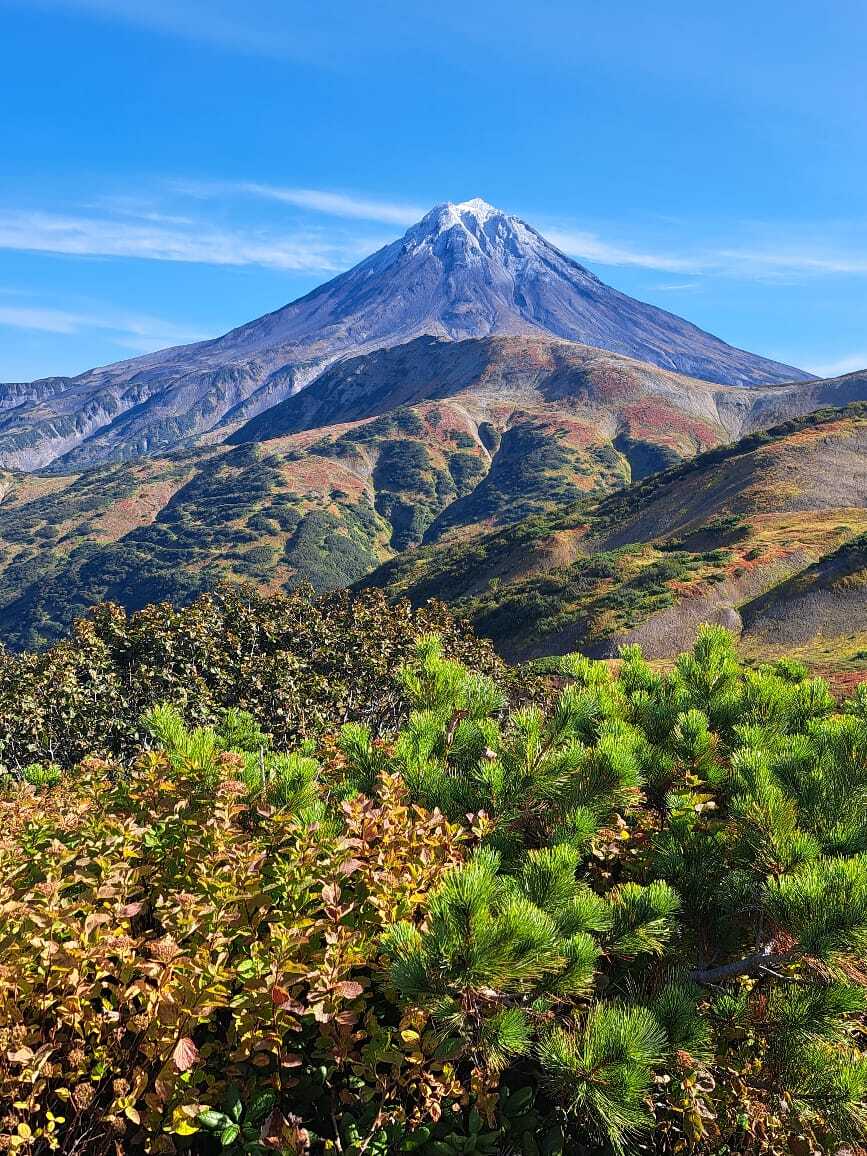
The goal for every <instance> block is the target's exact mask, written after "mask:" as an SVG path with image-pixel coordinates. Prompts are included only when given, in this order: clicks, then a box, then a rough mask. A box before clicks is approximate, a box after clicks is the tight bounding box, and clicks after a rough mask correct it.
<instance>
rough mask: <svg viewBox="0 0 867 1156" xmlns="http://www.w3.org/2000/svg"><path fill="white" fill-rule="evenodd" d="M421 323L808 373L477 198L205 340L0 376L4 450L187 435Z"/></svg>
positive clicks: (159, 441)
mask: <svg viewBox="0 0 867 1156" xmlns="http://www.w3.org/2000/svg"><path fill="white" fill-rule="evenodd" d="M423 334H431V335H435V336H441V337H444V338H447V339H450V340H460V339H462V338H468V337H480V336H485V335H488V334H503V335H520V334H537V335H549V336H555V337H559V338H564V339H567V340H570V341H578V342H581V343H584V344H588V345H593V346H598V347H601V348H604V349H608V350H612V351H614V352H617V353H621V354H624V355H627V356H630V357H635V358H639V359H642V360H645V361H649V362H651V363H653V364H656V365H659V366H661V367H663V368H666V369H670V370H674V371H678V372H682V373H686V374H689V375H692V376H696V377H700V378H704V379H707V380H710V381H715V382H721V383H731V384H738V385H748V386H749V385H756V384H762V383H769V382H781V381H787V380H792V379H794V378H805V377H808V376H809V375H807V374H804V373H802V372H801V371H799V370H797V369H794V368H793V367H791V366H784V365H780V364H778V363H776V362H773V361H769V360H768V359H766V358H762V357H757V356H755V355H753V354H750V353H745V352H744V351H742V350H738V349H734V348H733V347H732V346H729V345H726V344H725V342H723V341H721V340H719V339H718V338H716V337H713V336H711V335H710V334H708V333H705V332H703V331H702V330H700V329H698V328H696V327H695V326H694V325H690V324H689V323H688V322H686V321H683V320H682V319H681V318H678V317H675V316H674V315H673V314H670V313H666V312H665V311H664V310H661V309H657V308H655V307H654V306H651V305H646V304H643V303H641V302H638V301H636V300H634V299H633V298H630V297H627V296H626V295H624V294H622V293H619V292H617V291H616V290H615V289H611V288H609V287H608V286H607V285H605V284H603V282H601V281H600V280H599V279H598V278H597V277H595V276H594V275H593V274H592V273H590V272H589V271H588V270H586V269H585V268H583V267H582V266H581V265H579V264H578V263H577V262H575V261H573V260H571V259H570V258H569V257H567V256H565V255H564V254H563V253H561V252H560V251H559V250H558V249H556V248H555V247H554V246H553V245H551V244H549V243H548V242H547V241H546V240H545V239H544V238H543V237H542V236H541V235H540V234H539V233H537V232H536V230H535V229H532V228H531V227H530V226H529V225H526V224H525V223H524V222H523V221H521V220H519V219H518V218H517V217H512V216H508V215H507V214H505V213H502V212H500V211H499V210H496V209H493V208H492V207H491V206H490V205H487V204H486V203H485V202H484V201H481V200H473V201H466V202H463V203H461V204H456V205H455V204H446V205H440V206H438V207H437V208H435V209H433V210H432V211H431V212H430V213H428V214H427V216H426V217H424V218H423V220H421V221H420V222H419V223H418V224H417V225H415V226H413V227H412V228H411V229H409V230H408V232H407V233H406V234H405V236H404V237H403V238H401V239H400V240H398V241H395V242H393V243H392V244H391V245H388V246H386V247H385V248H384V249H381V250H380V251H379V252H377V253H374V254H373V255H372V256H371V257H368V258H367V259H366V260H364V261H362V262H361V263H360V264H359V265H357V266H355V268H353V269H350V270H349V271H348V272H346V273H343V274H341V275H340V276H338V277H336V278H334V279H333V280H332V281H329V282H328V283H327V284H325V285H322V286H320V287H319V288H318V289H315V290H313V292H312V293H309V294H307V295H306V296H305V297H302V298H300V299H299V300H298V301H295V302H293V303H292V304H290V305H286V306H284V307H283V308H282V309H278V310H277V311H276V312H274V313H270V314H268V315H267V316H265V317H261V318H259V319H257V320H256V321H253V322H250V323H249V324H247V325H242V326H240V327H239V328H237V329H235V330H232V331H231V332H230V333H227V334H225V335H224V336H223V337H220V338H217V339H216V340H214V341H203V342H198V343H197V344H195V345H189V346H183V347H178V348H175V349H168V350H162V351H160V352H158V353H154V354H148V355H146V356H145V357H140V358H135V359H133V360H130V361H124V362H119V363H118V364H116V365H111V366H107V367H105V368H102V369H95V370H91V371H90V372H88V373H85V374H82V375H80V376H78V377H75V378H51V379H46V380H45V381H39V382H34V383H31V384H29V385H20V384H18V385H6V386H0V466H5V467H7V468H17V469H24V470H33V469H39V468H42V467H44V466H47V465H51V464H53V463H57V464H58V465H59V466H61V467H63V468H69V469H78V468H81V467H83V466H87V465H92V464H95V463H99V462H104V461H110V460H128V459H130V458H134V457H138V456H141V455H142V454H151V453H155V452H159V451H160V450H162V449H165V448H167V447H171V446H177V445H181V444H184V443H188V442H189V441H190V440H191V439H194V438H195V437H197V436H198V435H200V434H202V433H205V432H207V431H210V430H214V429H215V428H217V427H219V426H221V425H222V424H224V423H227V422H228V423H229V424H239V423H241V422H243V421H246V420H249V419H250V418H253V417H255V416H256V415H257V414H260V413H262V412H263V411H265V410H268V409H269V408H270V407H271V406H273V405H275V404H276V403H278V402H281V401H283V400H284V399H285V398H287V397H289V396H291V395H292V394H294V393H297V392H298V391H299V390H300V389H303V388H304V387H305V386H306V385H308V384H309V383H310V382H311V381H313V380H314V379H315V378H316V377H317V376H318V375H319V374H320V373H321V372H322V371H323V369H325V368H326V367H327V366H328V365H329V364H331V363H332V362H334V361H336V360H338V359H340V358H342V357H347V356H351V355H355V354H361V353H365V352H370V351H371V350H374V349H379V348H383V347H387V346H393V345H399V344H402V343H404V342H407V341H411V340H412V339H413V338H415V337H418V336H421V335H423Z"/></svg>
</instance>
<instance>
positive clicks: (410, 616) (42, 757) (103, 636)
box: [0, 584, 507, 771]
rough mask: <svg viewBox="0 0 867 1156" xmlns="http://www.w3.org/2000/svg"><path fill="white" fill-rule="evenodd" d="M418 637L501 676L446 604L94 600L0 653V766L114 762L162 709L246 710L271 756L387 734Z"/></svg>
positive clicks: (225, 593)
mask: <svg viewBox="0 0 867 1156" xmlns="http://www.w3.org/2000/svg"><path fill="white" fill-rule="evenodd" d="M429 631H436V632H437V633H438V634H439V635H440V636H441V637H442V639H443V644H444V646H445V649H446V652H447V653H448V654H449V656H450V657H452V658H459V659H461V660H462V661H465V662H469V663H470V664H471V665H472V666H473V667H474V668H476V669H480V670H484V671H486V672H487V673H489V674H497V675H498V677H500V678H504V677H507V676H506V671H505V667H504V666H503V664H502V663H501V662H500V661H499V660H498V659H497V658H496V656H495V654H494V652H493V650H492V648H491V646H490V644H489V643H487V642H483V641H481V640H479V639H477V638H474V637H473V635H472V634H471V633H470V632H469V631H468V630H467V629H466V628H464V627H462V626H460V625H459V624H458V623H457V622H456V621H455V620H454V619H453V618H452V616H451V615H450V614H449V612H448V611H447V610H446V608H445V606H443V605H442V604H435V603H432V604H430V605H429V606H427V607H425V608H424V609H422V610H412V609H411V608H410V606H409V604H408V603H406V602H403V603H399V604H398V605H396V606H392V605H390V604H389V602H388V601H387V599H386V598H385V596H384V595H383V594H382V593H381V592H379V591H376V592H370V593H365V594H362V595H359V596H357V597H350V596H349V595H348V594H346V593H345V592H338V593H336V594H332V595H328V596H326V597H322V598H315V597H313V595H312V591H309V590H297V591H295V592H293V593H291V594H285V595H284V594H274V595H268V596H263V595H262V594H260V593H257V592H256V590H255V588H254V587H252V586H245V585H238V584H227V585H225V586H223V587H221V588H219V589H218V590H216V591H215V592H214V593H211V594H205V595H202V596H201V597H200V598H198V599H196V601H195V602H193V603H192V604H191V605H190V606H187V607H185V608H181V609H177V608H173V607H171V606H169V605H168V604H166V603H161V604H158V605H154V606H148V607H146V608H145V609H144V610H141V611H139V612H138V613H136V614H133V615H130V616H127V614H126V612H125V611H124V610H123V609H122V608H121V607H119V606H116V605H113V604H110V603H109V604H103V605H101V606H98V607H96V608H95V609H94V610H93V611H92V612H91V614H90V615H89V616H88V617H87V618H84V619H82V620H80V621H78V622H77V623H76V624H75V626H74V628H73V631H72V634H71V636H70V637H69V638H67V639H65V640H64V641H62V642H59V643H57V644H56V645H54V646H52V647H51V648H50V649H48V650H46V651H43V652H28V653H23V654H13V653H9V652H8V651H4V650H3V649H2V647H0V767H3V766H5V767H6V768H8V769H10V770H16V771H17V770H20V769H21V768H22V767H24V766H27V765H28V764H31V763H56V764H59V765H61V766H64V767H70V766H73V765H74V764H75V763H77V762H78V761H79V760H80V759H82V758H85V757H86V756H88V755H91V754H94V753H98V754H101V755H105V756H122V757H127V756H129V755H131V754H132V753H133V752H134V751H135V750H136V749H137V748H138V747H139V746H140V745H141V744H142V742H143V741H144V740H145V738H146V733H145V730H144V728H143V726H142V725H141V715H142V713H143V712H144V711H146V710H149V709H150V708H151V707H153V706H155V705H157V704H158V703H163V702H168V703H171V704H172V705H174V706H175V707H177V709H178V710H179V711H180V712H181V714H182V715H183V716H184V719H185V720H186V722H187V723H188V724H190V725H210V724H213V723H214V722H216V721H217V719H218V717H219V716H220V713H221V711H223V710H224V709H226V708H231V707H235V708H240V709H243V710H246V711H248V712H250V713H252V714H254V715H255V716H256V718H257V719H258V721H259V723H260V724H261V725H262V726H263V727H264V728H265V729H266V730H267V731H269V732H270V733H271V734H272V735H273V736H274V740H275V742H277V743H278V744H280V745H284V746H285V745H286V744H288V743H290V742H291V741H293V740H296V739H299V738H304V737H306V736H309V735H313V734H317V733H320V732H322V731H324V730H327V729H333V728H334V727H335V726H339V725H340V724H341V723H343V722H346V721H349V720H351V719H355V720H368V721H370V722H372V723H373V724H374V725H375V726H376V727H377V728H379V729H389V728H392V729H393V728H394V727H395V725H396V724H397V723H398V722H399V720H400V719H401V717H403V714H404V713H405V708H406V703H405V701H404V699H403V697H402V696H401V694H400V689H399V687H398V684H397V683H396V682H395V679H394V672H395V670H396V668H397V667H398V666H400V664H401V663H403V662H405V661H406V660H407V659H408V658H409V657H410V655H411V653H412V647H413V645H414V639H415V638H416V636H417V635H419V634H422V633H425V632H429Z"/></svg>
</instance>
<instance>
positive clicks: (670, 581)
mask: <svg viewBox="0 0 867 1156" xmlns="http://www.w3.org/2000/svg"><path fill="white" fill-rule="evenodd" d="M865 532H867V406H864V405H854V406H851V407H848V408H846V409H838V410H824V411H819V412H817V413H814V414H810V415H808V416H806V417H803V418H800V419H797V420H795V421H792V422H789V423H787V424H786V425H783V426H780V427H777V428H776V429H775V430H773V431H771V432H770V433H760V434H753V435H751V436H749V437H747V438H745V439H743V440H742V441H740V442H738V443H736V444H735V445H732V446H725V447H720V448H717V449H714V450H711V451H709V452H708V453H705V454H703V455H701V456H699V457H698V458H696V459H695V460H693V461H692V462H689V463H686V464H684V465H681V466H679V467H677V468H675V469H673V470H669V471H667V472H665V473H661V474H657V475H654V476H652V477H650V478H648V479H646V480H644V481H643V482H640V483H637V484H635V485H633V486H631V487H629V488H627V489H625V490H623V491H621V492H619V493H616V494H614V495H612V496H611V497H609V498H606V499H603V500H601V501H599V500H596V501H588V502H585V503H583V504H578V505H576V506H574V507H573V508H572V509H571V510H569V511H568V512H564V513H560V514H549V515H547V516H545V517H542V518H535V519H530V520H527V521H524V522H521V523H518V524H517V525H516V526H512V527H510V528H509V530H508V531H498V532H493V533H490V534H486V535H477V536H475V537H474V538H472V539H470V540H467V541H464V542H460V541H455V540H453V539H452V540H449V541H447V542H442V543H438V544H436V545H431V546H428V547H426V548H422V549H419V550H412V551H409V552H407V553H405V554H403V555H401V556H400V557H398V558H395V559H393V560H392V561H390V562H388V563H386V564H385V565H384V566H382V567H381V568H380V569H379V570H377V571H375V572H374V573H373V574H372V575H370V576H368V577H367V578H366V579H365V580H364V583H363V584H365V585H377V586H384V587H386V588H387V589H389V590H390V591H391V592H392V594H393V595H394V596H395V597H397V596H408V597H409V598H410V599H411V600H412V601H414V602H417V603H420V602H423V601H425V600H427V599H428V598H432V597H436V598H442V599H444V600H446V601H448V602H450V603H451V604H452V605H453V606H455V607H457V608H458V609H459V610H461V611H463V612H465V613H466V614H467V615H468V616H469V617H470V619H471V620H472V622H473V623H474V625H475V626H476V628H477V629H478V630H479V631H480V632H481V633H483V634H486V635H488V636H489V637H491V638H493V639H494V641H495V643H496V644H497V645H498V647H499V648H500V650H501V651H502V653H503V654H504V655H505V656H506V657H509V658H512V659H515V658H527V657H533V656H537V655H545V654H558V653H563V652H565V651H568V650H574V649H577V648H581V649H583V650H589V651H590V652H592V653H596V654H600V655H607V654H613V653H615V652H616V649H617V647H618V645H620V644H622V643H623V642H628V641H637V642H640V643H642V645H644V646H645V647H646V648H647V650H648V652H649V653H650V654H651V655H653V656H656V657H665V656H667V655H670V654H674V653H676V652H678V651H680V650H682V649H683V648H684V647H685V646H687V645H689V642H690V640H691V638H692V637H693V635H694V633H695V629H696V627H697V626H698V624H699V623H700V622H702V621H719V622H722V623H723V624H725V625H726V626H729V627H730V628H732V629H735V630H736V631H738V632H743V634H744V642H745V645H746V646H747V647H750V646H751V647H753V649H754V650H755V651H756V653H761V652H762V650H763V649H765V648H767V647H768V646H771V647H772V646H773V645H774V644H776V645H777V646H778V647H780V646H782V647H783V648H785V646H786V645H787V644H788V645H791V644H793V643H798V642H800V643H803V642H805V641H809V640H810V639H812V638H815V637H817V636H819V635H821V634H822V633H823V631H826V632H828V633H831V634H833V633H835V632H836V633H837V634H840V633H847V634H850V635H851V636H852V637H853V638H854V637H855V635H854V634H852V632H853V631H856V632H857V630H859V629H860V626H859V623H861V622H863V610H864V608H865V606H867V597H865V595H864V589H867V581H865V579H864V573H865V571H864V564H865V558H867V555H865V550H864V545H863V541H864V539H862V538H861V535H863V534H865ZM862 583H864V588H863V589H862Z"/></svg>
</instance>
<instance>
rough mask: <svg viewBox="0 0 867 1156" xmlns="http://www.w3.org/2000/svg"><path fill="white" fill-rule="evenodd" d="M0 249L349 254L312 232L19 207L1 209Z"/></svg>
mask: <svg viewBox="0 0 867 1156" xmlns="http://www.w3.org/2000/svg"><path fill="white" fill-rule="evenodd" d="M0 249H15V250H22V251H29V252H40V253H58V254H66V255H69V256H76V257H134V258H139V259H142V260H148V261H184V262H195V263H200V264H208V265H260V266H265V267H268V268H272V269H285V270H292V271H295V272H326V273H328V272H334V271H336V270H338V269H341V268H344V267H345V259H346V257H347V256H350V254H349V253H347V252H346V251H345V250H341V248H340V247H339V246H336V245H334V244H332V243H329V242H327V241H324V240H323V239H322V238H321V237H320V236H318V235H317V234H316V233H313V232H298V233H297V234H295V235H293V236H288V237H287V236H281V235H275V234H270V233H267V232H265V231H256V232H240V231H238V232H232V231H227V230H221V229H213V228H207V227H202V226H195V225H194V224H191V225H190V226H189V227H185V226H181V225H176V224H175V225H172V224H167V223H165V222H160V221H149V220H115V219H113V218H110V217H93V216H87V217H85V216H69V215H58V214H54V213H45V212H17V211H11V212H3V211H0ZM350 259H352V256H350Z"/></svg>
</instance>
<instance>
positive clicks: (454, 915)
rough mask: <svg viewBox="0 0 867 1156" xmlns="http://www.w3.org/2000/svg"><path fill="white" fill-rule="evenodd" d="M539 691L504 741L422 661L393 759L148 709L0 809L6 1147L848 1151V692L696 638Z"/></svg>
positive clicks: (866, 817) (853, 882) (416, 662)
mask: <svg viewBox="0 0 867 1156" xmlns="http://www.w3.org/2000/svg"><path fill="white" fill-rule="evenodd" d="M557 670H558V676H559V678H560V680H561V684H562V681H564V680H565V681H566V685H565V686H564V687H562V689H561V690H560V692H559V693H558V694H557V697H556V698H555V699H554V701H552V702H550V703H549V704H548V705H547V706H546V707H544V708H543V707H542V706H539V705H530V706H523V707H520V708H519V709H514V708H510V707H509V704H508V701H507V700H508V695H507V694H505V693H504V691H503V688H502V687H501V686H500V684H499V682H500V680H499V679H498V678H496V677H492V676H491V673H490V672H484V671H478V670H473V669H471V668H469V667H467V666H466V665H465V664H463V663H461V662H459V661H456V660H455V658H454V657H453V656H452V655H451V654H449V652H448V649H447V648H446V647H445V646H444V644H443V642H442V641H441V640H440V639H439V638H437V637H436V636H433V635H426V636H423V637H422V638H420V639H419V640H418V641H417V642H416V643H415V644H414V646H413V647H412V649H411V650H409V649H408V651H407V658H406V661H405V662H404V664H403V666H402V667H401V669H400V672H399V678H398V682H399V686H400V694H401V696H402V698H403V699H404V700H405V701H406V703H407V704H408V706H409V707H410V708H411V710H410V713H409V715H408V718H406V720H405V722H404V725H403V726H402V728H401V729H400V731H399V733H398V734H396V735H395V736H393V737H390V738H387V739H383V738H382V737H380V736H378V735H377V733H376V731H375V730H374V729H372V728H371V726H370V725H369V723H367V722H365V721H363V720H362V719H357V720H355V721H352V722H350V723H349V724H348V725H345V726H344V727H342V728H341V729H339V730H333V731H331V732H327V731H325V732H321V733H320V734H319V735H318V736H317V738H316V740H315V741H308V742H304V743H301V744H299V743H297V742H293V743H283V742H282V741H275V740H273V739H272V738H271V736H270V735H269V733H268V729H269V728H267V727H265V726H263V725H261V724H260V722H257V721H256V720H255V719H254V718H253V717H252V716H251V715H249V714H248V713H245V712H244V711H242V710H240V709H239V708H238V707H237V706H235V707H233V708H231V709H229V710H227V711H223V712H219V713H218V714H217V716H216V718H215V720H214V725H210V726H202V725H198V726H196V725H192V724H191V723H190V722H189V721H185V720H184V718H183V717H182V715H181V714H180V712H179V711H178V710H177V709H175V708H174V707H173V706H172V705H170V704H155V705H154V706H152V707H151V708H150V709H149V711H148V713H147V714H146V716H145V718H144V719H143V722H142V724H141V728H142V733H143V734H144V735H145V736H147V739H146V742H145V743H144V744H143V746H142V747H141V749H139V750H137V751H135V752H132V753H131V755H130V757H128V758H125V759H123V760H119V761H118V760H116V761H106V760H100V759H96V758H90V759H87V760H85V761H84V763H82V764H81V766H80V767H79V768H78V769H77V770H76V771H75V772H67V773H65V774H63V775H62V776H60V777H59V778H58V781H56V782H54V783H53V784H52V783H50V782H41V783H39V784H38V785H34V784H33V783H32V782H28V781H26V780H19V781H16V782H14V783H12V784H9V785H8V786H7V789H6V793H5V795H3V796H0V880H2V882H0V911H2V914H3V918H4V926H3V931H2V934H0V1045H2V1049H0V1100H2V1105H0V1108H2V1112H0V1115H2V1129H3V1133H2V1134H3V1135H4V1136H5V1139H4V1141H3V1143H4V1144H5V1147H6V1148H14V1149H16V1150H18V1151H19V1152H21V1153H22V1154H24V1156H36V1154H37V1153H42V1152H47V1151H58V1152H62V1153H69V1154H71V1153H73V1152H83V1151H86V1152H88V1153H91V1152H92V1153H94V1154H95V1156H101V1154H102V1153H106V1154H108V1153H116V1152H118V1151H120V1152H129V1153H138V1152H154V1153H160V1152H195V1153H202V1154H203V1156H210V1154H211V1153H217V1152H220V1151H225V1152H227V1153H240V1152H244V1153H254V1152H265V1151H268V1150H274V1149H276V1150H279V1151H282V1152H284V1153H308V1154H310V1156H322V1154H324V1153H327V1152H343V1153H346V1154H347V1156H364V1154H367V1153H379V1154H381V1156H385V1154H390V1153H397V1152H406V1151H415V1152H419V1153H421V1154H422V1156H447V1154H451V1153H467V1152H476V1153H490V1154H492V1156H493V1154H496V1153H506V1152H508V1153H513V1152H514V1153H517V1152H521V1153H531V1154H532V1153H537V1152H538V1153H546V1154H547V1156H556V1154H557V1153H559V1154H561V1156H565V1154H566V1153H583V1154H587V1156H590V1154H594V1156H610V1154H611V1153H626V1152H636V1151H648V1152H658V1153H660V1154H661V1153H673V1152H687V1151H689V1152H695V1153H705V1154H707V1156H710V1154H711V1153H725V1152H728V1153H732V1154H733V1153H768V1154H774V1156H783V1153H789V1154H792V1153H799V1152H833V1151H839V1150H840V1148H841V1146H842V1145H845V1144H849V1145H853V1144H857V1143H858V1142H859V1138H861V1137H862V1136H863V1132H864V1128H865V1123H867V1057H865V1055H864V1052H863V1044H862V1041H863V1038H864V1030H865V1024H867V1021H865V1012H867V997H865V976H864V970H863V956H864V950H865V946H867V836H865V831H867V690H864V689H863V688H861V689H859V691H858V692H857V693H856V695H855V696H854V698H853V699H852V700H851V701H850V702H849V703H846V704H844V706H843V707H842V709H840V708H837V707H836V706H835V704H834V701H833V699H832V698H831V696H830V695H829V693H828V690H827V687H826V686H825V685H824V683H822V682H821V680H817V679H810V678H809V677H808V676H807V672H806V671H805V670H804V669H803V668H801V667H799V666H798V665H797V664H795V663H784V664H775V665H769V666H765V667H760V668H758V669H756V670H744V669H743V668H742V666H741V665H740V663H739V662H738V659H737V656H736V654H735V651H734V647H733V643H732V640H731V638H730V637H729V636H728V635H727V634H726V633H725V632H724V631H722V630H719V629H717V628H710V627H708V628H705V629H703V630H702V631H701V633H700V635H699V638H698V641H697V643H696V646H695V648H694V649H693V651H692V652H691V653H689V654H685V655H682V656H681V657H680V658H679V659H678V661H677V663H676V664H675V667H674V669H673V670H671V671H670V672H669V673H665V674H663V673H659V672H657V671H654V670H653V669H651V668H650V666H649V665H648V664H647V662H646V661H645V660H644V658H643V656H642V654H641V652H640V650H639V649H638V648H637V647H627V648H625V649H624V650H623V651H622V652H621V662H620V665H619V668H618V670H617V672H616V673H613V672H612V671H611V670H610V669H609V668H608V667H607V666H605V665H603V664H600V663H593V662H591V661H589V660H588V659H586V658H582V657H580V656H567V657H565V658H563V659H562V660H561V661H560V662H559V663H558V664H557ZM32 777H33V776H32V775H31V778H32ZM36 777H37V778H38V776H36Z"/></svg>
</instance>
